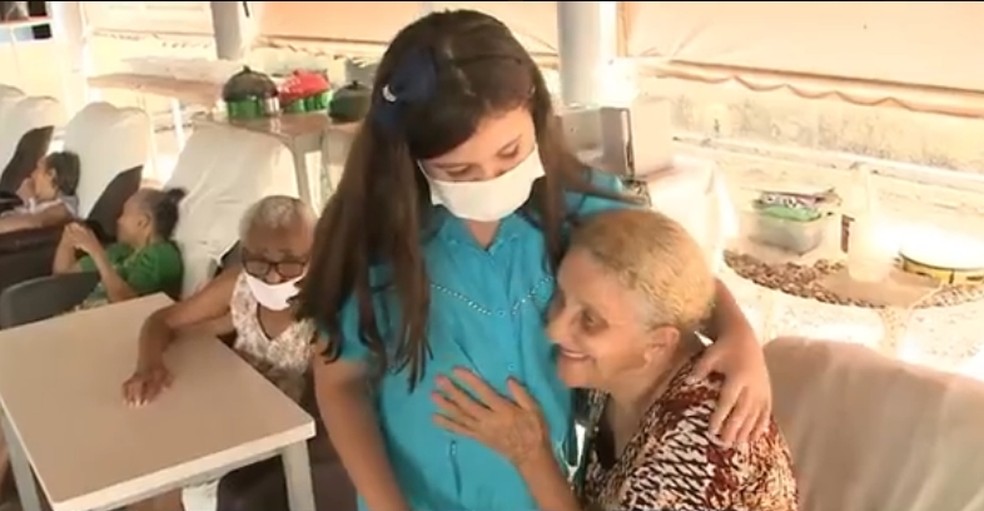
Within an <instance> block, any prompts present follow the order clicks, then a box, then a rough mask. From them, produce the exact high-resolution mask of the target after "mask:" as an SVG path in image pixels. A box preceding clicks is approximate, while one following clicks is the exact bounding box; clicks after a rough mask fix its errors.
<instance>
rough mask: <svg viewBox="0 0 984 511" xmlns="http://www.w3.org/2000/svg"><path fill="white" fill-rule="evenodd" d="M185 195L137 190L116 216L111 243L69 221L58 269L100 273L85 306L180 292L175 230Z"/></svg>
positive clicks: (57, 256) (59, 251)
mask: <svg viewBox="0 0 984 511" xmlns="http://www.w3.org/2000/svg"><path fill="white" fill-rule="evenodd" d="M184 195H185V192H184V190H181V189H171V190H154V189H149V188H143V189H140V190H137V192H136V193H134V194H133V195H132V196H131V197H130V198H129V199H127V201H126V203H125V204H124V206H123V213H122V214H121V215H120V217H119V219H118V220H117V223H116V233H117V239H118V241H117V242H116V243H113V244H111V245H109V246H107V247H103V246H102V244H101V243H100V242H99V240H98V239H97V238H96V236H95V235H94V234H93V233H92V231H91V230H90V229H89V228H88V227H86V226H85V225H84V224H82V223H72V224H69V225H68V226H66V227H65V231H64V233H63V234H62V237H61V241H60V242H59V244H58V249H57V251H56V253H55V262H54V268H53V271H54V273H55V274H63V273H73V272H98V273H99V284H98V285H97V286H96V288H95V289H93V291H92V293H90V295H89V296H88V297H87V298H86V300H85V301H84V302H83V304H82V308H90V307H94V306H97V305H102V304H105V303H114V302H122V301H125V300H129V299H131V298H136V297H138V296H144V295H149V294H154V293H159V292H165V293H168V294H170V295H172V296H177V295H179V294H180V291H181V279H182V276H183V275H182V274H183V272H184V266H183V264H182V261H181V253H180V251H179V250H178V247H177V246H176V245H175V244H174V242H173V241H172V240H171V236H172V235H173V234H174V229H175V227H176V226H177V223H178V204H179V203H180V202H181V199H182V198H184ZM80 252H81V253H82V254H84V255H82V256H81V257H79V253H80Z"/></svg>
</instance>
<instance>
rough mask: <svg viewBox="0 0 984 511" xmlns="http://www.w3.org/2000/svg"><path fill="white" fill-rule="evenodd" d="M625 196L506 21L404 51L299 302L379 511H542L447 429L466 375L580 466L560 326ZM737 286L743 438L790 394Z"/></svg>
mask: <svg viewBox="0 0 984 511" xmlns="http://www.w3.org/2000/svg"><path fill="white" fill-rule="evenodd" d="M620 190H621V189H620V187H619V184H618V180H617V179H616V178H614V177H613V176H608V175H605V174H601V173H597V172H592V171H590V170H589V169H587V168H586V167H585V166H584V165H583V164H581V163H580V162H579V161H578V160H577V159H576V158H575V157H574V156H572V154H571V153H570V152H569V151H568V150H567V148H566V146H565V144H564V140H563V134H562V132H561V131H560V130H559V129H558V125H557V121H556V119H555V117H554V112H553V109H552V107H551V97H550V94H549V92H548V91H547V88H546V85H545V84H544V80H543V76H542V75H541V74H540V71H539V70H538V68H537V66H536V65H535V64H534V62H533V60H532V59H531V58H530V56H529V54H528V53H527V52H526V51H525V50H524V49H523V47H522V46H521V45H520V44H519V42H517V41H516V39H515V38H514V37H513V36H512V34H511V33H510V32H509V30H508V29H507V28H506V27H505V25H503V24H502V23H501V22H499V21H497V20H496V19H494V18H492V17H490V16H487V15H485V14H481V13H478V12H475V11H450V12H440V13H434V14H430V15H428V16H425V17H424V18H421V19H420V20H418V21H416V22H414V23H413V24H411V25H409V26H408V27H406V28H404V29H403V30H402V31H401V32H400V33H399V34H398V35H397V36H396V38H395V39H394V40H393V42H392V44H391V45H390V47H389V49H388V50H387V51H386V54H385V55H384V57H383V60H382V62H381V63H380V65H379V69H378V71H377V75H376V83H375V86H374V88H373V101H372V106H371V108H370V111H369V115H368V118H367V121H366V123H365V124H364V126H363V127H362V129H361V130H360V132H359V134H358V136H357V137H356V140H355V142H354V144H353V147H352V151H351V154H350V155H349V157H348V161H347V162H346V166H345V172H344V175H343V177H342V181H341V184H340V185H339V188H338V191H337V192H336V194H335V196H334V197H333V198H332V199H331V201H330V202H329V204H328V206H327V207H326V208H325V211H324V214H323V216H322V218H321V219H320V221H319V224H318V231H317V240H316V245H315V249H314V254H313V258H312V262H311V266H310V269H309V272H308V275H307V278H306V279H305V281H304V282H305V284H304V287H303V289H302V292H301V295H300V300H301V303H300V314H301V315H302V316H303V317H308V318H313V319H314V320H315V321H316V322H317V323H318V324H319V326H320V328H321V331H322V332H323V334H324V335H323V336H322V338H323V340H322V341H321V343H320V344H321V346H320V347H321V348H322V350H323V352H322V353H323V357H324V358H325V361H326V362H329V363H317V362H316V363H315V384H316V391H317V395H318V402H319V405H320V408H321V412H322V415H323V418H324V422H325V425H326V427H327V430H328V433H329V435H330V437H331V439H332V441H333V442H334V445H335V448H336V449H337V451H338V453H339V456H340V457H341V460H342V462H343V463H344V465H345V468H346V470H347V471H348V473H349V476H350V477H351V478H352V481H353V483H354V484H355V486H356V488H357V489H358V491H359V494H360V508H361V509H370V510H372V511H405V510H410V509H412V510H414V511H451V510H468V511H486V510H487V511H492V510H497V511H520V510H532V509H535V504H534V502H533V499H532V498H531V496H530V494H529V492H528V491H527V489H526V487H525V485H524V484H523V481H522V479H521V478H520V477H519V475H518V474H517V472H516V471H515V469H514V468H512V467H511V466H510V464H509V462H508V461H507V460H505V459H503V458H501V457H499V456H498V455H497V454H495V453H494V452H492V451H491V450H488V449H487V448H485V447H483V446H481V445H479V444H478V443H476V442H474V441H472V440H470V439H467V438H464V437H460V436H456V435H454V434H452V433H449V432H447V431H444V430H442V429H440V428H438V427H436V426H435V425H434V424H433V420H432V416H433V415H434V413H435V411H436V407H435V406H434V403H433V401H432V393H433V392H434V391H435V378H436V377H437V376H438V375H441V374H449V373H450V372H451V370H452V369H453V368H455V367H465V368H468V369H470V370H472V371H473V372H475V373H476V374H478V375H480V376H481V377H482V378H483V379H484V380H485V381H487V382H489V384H490V385H493V386H495V387H497V389H498V390H499V391H500V392H503V393H505V392H506V389H505V383H506V379H507V378H508V377H514V378H516V379H517V380H519V381H520V382H522V383H523V384H524V385H525V386H526V388H527V389H528V390H529V392H530V393H531V394H532V395H533V396H534V397H535V398H536V399H537V400H538V401H539V402H540V403H541V404H542V408H543V412H544V415H545V417H546V419H547V422H548V424H549V429H550V441H551V444H552V445H553V447H554V451H555V453H556V455H557V460H558V463H560V464H561V465H562V466H563V465H564V464H567V465H568V466H569V465H572V464H575V463H576V439H575V436H574V432H573V427H572V424H573V420H572V395H571V393H570V391H569V390H568V389H566V388H565V387H564V385H563V384H561V382H560V381H558V379H557V377H556V372H555V370H554V354H553V352H552V349H551V345H550V343H549V342H548V340H547V338H546V334H545V332H544V313H545V311H546V308H547V303H548V301H549V300H550V297H551V295H552V293H553V290H554V275H553V270H554V268H555V266H556V264H557V262H558V261H559V260H560V257H561V255H562V254H563V250H564V239H565V233H566V232H567V231H568V230H569V228H570V227H571V226H572V225H573V224H575V223H576V222H577V221H578V218H580V217H582V216H584V215H586V214H589V213H591V212H594V211H599V210H602V209H605V208H615V207H628V206H629V205H630V204H629V203H628V202H627V199H624V198H623V197H622V196H621V194H620ZM719 290H720V293H719V298H718V302H717V304H718V306H717V308H716V313H715V318H714V321H713V323H714V324H713V325H712V330H717V331H712V332H709V334H710V335H711V337H712V338H715V339H717V340H718V341H719V342H717V343H716V344H715V346H714V347H712V348H711V350H709V355H708V356H707V357H705V359H704V361H703V366H704V367H703V371H704V372H709V371H710V370H716V371H719V372H722V373H724V374H725V376H726V378H727V382H728V384H727V388H726V389H725V391H724V395H723V397H722V403H720V406H719V408H720V410H719V417H718V419H717V422H725V427H724V429H723V430H722V437H723V441H730V440H732V439H733V438H734V437H747V436H749V435H752V434H755V433H756V430H757V429H758V428H761V427H763V426H764V424H765V423H766V422H765V421H767V419H768V412H769V401H770V399H771V395H770V392H769V386H768V376H767V373H766V369H765V365H764V362H763V361H762V355H761V350H760V349H759V347H758V344H757V342H756V341H755V338H754V335H753V334H752V333H751V330H750V328H749V327H748V324H747V322H745V320H744V318H743V317H742V315H741V312H740V311H739V310H738V308H737V306H736V304H735V303H734V301H733V299H732V298H731V296H730V294H728V293H727V290H725V289H724V288H723V286H719ZM715 327H717V328H715ZM717 334H720V335H717ZM724 418H727V421H724V420H723V419H724ZM739 439H740V438H739Z"/></svg>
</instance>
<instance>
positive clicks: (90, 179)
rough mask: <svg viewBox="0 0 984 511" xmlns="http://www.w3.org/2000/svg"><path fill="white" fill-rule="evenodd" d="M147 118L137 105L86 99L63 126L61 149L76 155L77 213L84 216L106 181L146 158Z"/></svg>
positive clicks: (148, 140) (93, 203) (140, 163)
mask: <svg viewBox="0 0 984 511" xmlns="http://www.w3.org/2000/svg"><path fill="white" fill-rule="evenodd" d="M150 136H151V131H150V118H149V117H148V116H147V114H146V113H145V112H144V111H143V110H141V109H139V108H117V107H116V106H113V105H111V104H109V103H104V102H98V103H90V104H88V105H86V106H85V108H83V109H82V110H80V111H79V112H78V113H77V114H75V117H73V118H72V120H70V121H69V122H68V125H67V126H66V127H65V150H66V151H72V152H74V153H76V154H78V155H79V163H80V165H81V171H80V172H79V188H78V192H77V195H78V198H79V215H80V216H82V217H85V216H87V215H88V214H89V212H90V211H91V210H92V207H93V206H94V205H95V204H96V201H97V200H99V197H100V196H101V195H102V193H103V191H104V190H106V187H107V186H109V183H110V182H112V181H113V179H114V178H115V177H116V176H117V175H119V174H121V173H122V172H124V171H126V170H129V169H132V168H134V167H137V166H140V165H144V164H145V163H146V162H147V157H148V155H149V148H150Z"/></svg>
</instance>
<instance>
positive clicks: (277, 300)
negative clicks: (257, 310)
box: [246, 273, 304, 311]
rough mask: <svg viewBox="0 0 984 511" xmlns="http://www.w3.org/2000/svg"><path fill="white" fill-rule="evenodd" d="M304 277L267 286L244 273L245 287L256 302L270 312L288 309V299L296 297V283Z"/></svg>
mask: <svg viewBox="0 0 984 511" xmlns="http://www.w3.org/2000/svg"><path fill="white" fill-rule="evenodd" d="M303 277H304V276H303V275H301V276H299V277H295V278H292V279H290V280H286V281H284V282H281V283H279V284H268V283H266V282H264V281H263V280H261V279H258V278H256V277H254V276H252V275H250V274H248V273H246V285H247V286H249V291H250V293H252V295H253V298H255V299H256V302H257V303H259V304H260V305H262V306H263V307H265V308H267V309H269V310H272V311H282V310H287V307H290V299H291V298H293V297H295V296H297V293H298V289H297V283H298V282H300V281H301V279H302V278H303Z"/></svg>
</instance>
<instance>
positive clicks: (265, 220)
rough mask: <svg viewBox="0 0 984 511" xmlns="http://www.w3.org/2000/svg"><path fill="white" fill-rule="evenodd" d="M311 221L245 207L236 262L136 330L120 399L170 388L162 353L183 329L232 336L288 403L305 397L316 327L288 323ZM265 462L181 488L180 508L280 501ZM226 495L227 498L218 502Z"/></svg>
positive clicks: (267, 202)
mask: <svg viewBox="0 0 984 511" xmlns="http://www.w3.org/2000/svg"><path fill="white" fill-rule="evenodd" d="M314 223H315V217H314V214H313V212H312V211H311V208H310V207H308V206H307V205H305V204H304V203H302V202H301V201H299V200H297V199H295V198H291V197H284V196H270V197H266V198H264V199H262V200H260V201H259V202H257V203H256V204H254V205H253V206H252V207H250V209H249V210H247V211H246V214H245V215H244V216H243V219H242V221H241V223H240V232H239V242H240V251H241V253H242V259H241V261H240V264H237V265H234V266H233V267H231V268H228V269H226V270H225V271H224V272H223V273H222V274H220V275H219V276H218V277H216V278H215V279H214V280H212V281H211V282H209V283H208V285H206V286H205V287H204V288H202V290H200V291H198V292H197V293H195V294H194V295H192V296H191V297H189V298H187V299H185V300H182V301H180V302H177V303H175V304H173V305H171V306H169V307H165V308H163V309H161V310H159V311H157V312H155V313H154V314H152V315H151V316H150V317H149V318H147V321H146V322H145V323H144V325H143V329H142V330H141V332H140V348H139V351H138V355H137V367H136V370H135V371H134V373H133V376H131V377H130V378H129V379H128V380H126V382H124V383H123V397H124V399H125V400H126V401H127V402H128V403H129V404H131V405H144V404H147V403H149V402H150V401H152V400H154V399H155V398H156V397H157V396H158V395H159V394H160V393H161V391H163V390H164V389H166V388H167V387H168V386H169V385H170V383H171V377H172V376H171V373H170V372H169V371H168V369H167V367H165V365H164V357H163V355H164V351H165V349H167V346H168V345H169V344H170V343H171V341H172V340H174V338H175V337H176V336H177V334H178V333H179V332H181V331H184V330H188V329H195V330H196V331H202V330H204V331H206V332H208V333H212V334H214V335H215V336H226V335H230V334H235V339H236V340H235V343H234V344H233V349H234V350H235V351H236V353H238V354H239V356H241V357H242V358H243V359H244V360H246V362H248V363H249V364H250V365H251V366H253V367H254V368H255V369H256V370H257V371H258V372H260V373H261V374H262V375H263V376H265V377H266V378H267V379H268V380H270V381H271V382H272V383H273V384H274V385H276V386H277V387H278V388H280V390H282V391H283V392H284V394H286V395H287V396H289V397H290V398H291V399H293V400H294V401H296V402H299V403H301V402H302V399H304V398H308V397H309V396H308V395H306V392H305V390H306V389H307V387H308V386H307V376H308V368H309V367H310V362H309V360H310V359H309V353H310V351H309V350H310V345H311V341H312V339H313V337H314V334H315V330H314V327H313V326H312V324H311V323H310V322H306V321H297V320H296V319H295V318H294V307H293V301H292V300H291V298H293V297H294V295H295V294H297V283H298V281H299V280H300V279H301V278H303V277H304V273H305V271H306V270H307V264H308V259H309V258H310V252H311V244H312V241H313V239H314ZM325 452H328V451H325ZM269 461H270V460H268V462H260V463H257V464H255V465H250V466H248V467H244V468H242V469H239V470H237V471H234V472H232V473H230V474H226V475H225V476H223V477H222V479H221V482H220V481H211V482H209V483H206V484H204V485H199V486H192V487H188V488H184V490H183V491H182V501H183V502H184V506H185V509H218V510H226V509H239V508H238V507H237V506H239V504H237V503H241V502H248V501H256V502H257V505H259V506H263V505H264V503H266V502H267V501H268V500H272V501H274V502H278V501H284V502H286V495H285V494H283V493H284V492H283V490H282V488H283V486H284V483H283V472H282V470H280V465H279V464H273V465H271V464H270V463H269ZM278 487H279V488H280V489H281V490H280V491H279V492H278V491H277V489H278ZM225 488H231V489H225ZM245 489H250V491H245ZM251 492H252V493H251ZM225 493H229V496H228V497H223V495H224V494H225ZM216 499H218V500H216ZM223 502H225V503H224V504H223ZM277 505H278V504H274V505H273V507H277ZM258 509H262V507H260V508H258Z"/></svg>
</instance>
